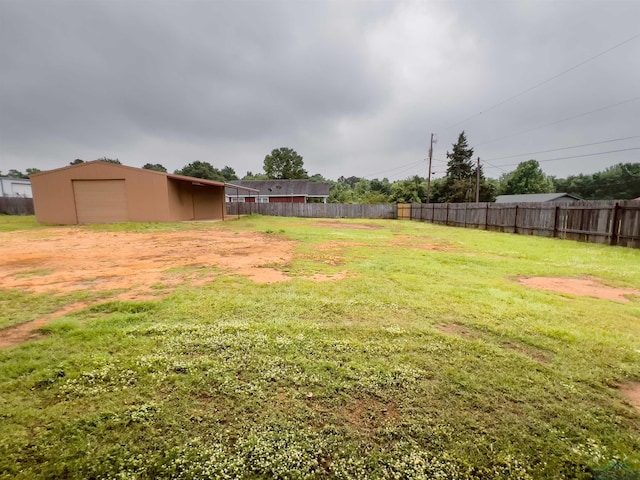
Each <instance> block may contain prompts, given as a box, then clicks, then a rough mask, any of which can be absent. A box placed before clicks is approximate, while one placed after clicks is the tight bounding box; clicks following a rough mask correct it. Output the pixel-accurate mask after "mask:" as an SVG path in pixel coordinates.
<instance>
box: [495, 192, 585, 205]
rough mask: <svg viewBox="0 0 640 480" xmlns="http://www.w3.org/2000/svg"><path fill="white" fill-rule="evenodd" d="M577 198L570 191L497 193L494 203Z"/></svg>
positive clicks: (577, 198) (572, 199) (571, 199)
mask: <svg viewBox="0 0 640 480" xmlns="http://www.w3.org/2000/svg"><path fill="white" fill-rule="evenodd" d="M578 200H582V199H581V198H580V197H577V196H575V195H571V194H570V193H528V194H523V195H498V197H497V198H496V203H532V202H557V201H569V202H573V201H578Z"/></svg>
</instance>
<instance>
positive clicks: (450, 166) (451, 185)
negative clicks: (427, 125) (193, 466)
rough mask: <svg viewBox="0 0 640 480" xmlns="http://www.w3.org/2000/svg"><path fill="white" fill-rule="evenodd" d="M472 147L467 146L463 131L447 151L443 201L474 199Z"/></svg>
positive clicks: (453, 201)
mask: <svg viewBox="0 0 640 480" xmlns="http://www.w3.org/2000/svg"><path fill="white" fill-rule="evenodd" d="M471 157H473V148H469V144H468V143H467V137H466V136H465V134H464V131H463V132H462V133H460V135H459V136H458V141H457V142H456V143H454V144H453V148H452V151H451V153H449V152H447V158H448V159H449V161H448V162H447V175H446V176H445V185H444V188H443V191H442V199H443V200H444V201H445V202H452V203H457V202H469V201H472V200H473V199H475V180H476V178H475V175H476V170H475V168H474V165H473V161H472V160H471Z"/></svg>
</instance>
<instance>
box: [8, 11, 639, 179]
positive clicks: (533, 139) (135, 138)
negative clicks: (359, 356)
mask: <svg viewBox="0 0 640 480" xmlns="http://www.w3.org/2000/svg"><path fill="white" fill-rule="evenodd" d="M637 18H640V3H639V2H636V1H634V0H629V1H604V0H602V1H590V0H585V1H581V2H573V1H558V2H537V1H486V2H485V1H481V2H480V1H450V2H390V1H389V2H386V1H381V2H302V1H300V2H298V1H293V0H291V1H282V2H258V1H256V2H247V1H240V2H237V1H220V2H204V1H185V2H182V1H177V0H174V1H162V0H161V1H154V2H146V1H142V0H138V1H130V2H125V1H106V0H103V1H101V0H98V1H93V2H83V1H79V0H78V1H58V2H50V1H39V0H24V1H20V2H19V1H14V0H0V66H1V70H0V72H1V73H0V79H1V82H0V170H4V171H6V170H8V169H10V168H18V169H24V168H26V167H30V166H34V167H38V168H42V169H46V168H55V167H59V166H63V165H65V164H67V163H68V162H69V161H70V160H72V159H74V158H85V159H91V158H97V157H100V156H103V155H107V156H113V157H118V158H120V160H121V161H123V163H126V164H130V165H134V166H140V165H142V164H144V163H146V162H148V161H153V162H154V163H156V162H160V163H163V164H164V165H166V166H167V167H168V168H170V169H175V168H179V167H181V166H182V165H184V164H185V163H188V162H191V161H193V160H207V161H210V162H212V163H214V164H215V165H217V166H223V165H230V166H232V167H234V168H235V169H236V170H237V171H238V173H239V174H243V173H244V172H245V171H246V170H253V171H258V170H260V169H261V167H262V159H263V158H264V155H265V154H266V153H268V152H269V151H270V150H271V149H272V148H276V147H280V146H285V145H286V146H290V147H293V148H295V149H296V150H297V151H298V152H299V153H301V154H302V155H303V156H304V158H305V163H306V166H307V169H308V170H309V171H311V172H320V173H322V174H324V175H325V176H328V177H330V178H336V177H337V176H339V175H347V176H348V175H366V174H369V173H374V172H384V173H383V175H384V174H387V175H388V176H390V177H391V178H398V177H404V176H406V175H409V174H414V173H421V174H424V169H425V165H424V162H422V163H420V161H421V160H424V158H425V156H426V152H427V149H428V139H429V133H430V132H432V131H433V132H436V133H437V134H438V138H439V144H438V146H437V149H436V157H437V160H438V161H439V163H438V161H437V162H436V165H439V167H437V168H435V169H436V170H437V171H439V173H442V172H443V171H444V167H443V163H442V161H443V159H444V154H445V152H446V149H447V148H450V145H451V143H453V142H454V141H455V138H456V136H457V134H458V133H459V132H460V131H461V130H462V129H465V130H466V131H467V133H468V136H469V139H470V142H471V144H472V146H473V145H478V146H477V147H476V153H477V154H478V155H480V156H481V157H483V158H487V159H490V158H499V157H504V156H509V155H516V154H520V153H524V152H529V151H537V150H544V149H551V148H559V147H564V146H570V145H578V144H583V143H590V142H593V141H599V140H607V139H613V138H620V137H625V136H633V135H640V128H639V125H640V101H633V102H629V103H627V104H624V105H620V106H618V107H614V108H609V109H604V110H602V111H600V112H598V113H596V114H591V115H584V116H582V117H579V118H576V119H574V120H571V121H567V122H564V123H558V124H556V125H553V126H551V127H542V128H539V129H535V130H534V128H535V127H538V126H543V125H545V124H546V123H550V122H554V121H556V120H560V119H563V118H567V117H570V116H577V115H579V114H581V113H584V112H589V111H591V110H595V109H598V108H601V107H606V106H608V105H611V104H614V103H616V102H621V101H623V100H627V99H631V98H634V97H638V96H640V89H639V88H638V85H640V63H639V62H638V58H640V39H636V40H634V41H631V42H628V43H627V44H625V45H623V46H621V47H619V48H617V49H615V50H613V51H611V52H609V53H607V54H605V55H602V56H601V57H599V58H597V59H595V60H594V61H592V62H588V63H586V64H585V65H583V66H581V67H579V68H577V69H576V70H575V71H572V72H570V73H568V74H566V75H563V76H560V77H558V78H557V79H555V80H553V81H551V82H549V83H547V84H545V85H543V86H541V87H540V88H536V89H534V90H532V91H531V92H529V93H527V94H525V95H522V96H521V97H518V98H516V99H514V100H512V101H510V102H507V103H505V104H504V105H502V106H500V107H497V108H494V109H491V107H492V106H495V105H496V104H497V103H499V102H501V101H503V100H505V99H506V98H509V97H510V96H512V95H516V94H518V93H519V92H522V91H523V90H524V89H526V88H528V87H530V86H532V85H536V84H537V83H539V82H542V81H544V80H545V79H547V78H550V77H551V76H553V75H555V74H557V73H559V72H562V71H563V70H565V69H567V68H569V67H571V66H573V65H575V64H577V63H579V62H581V61H583V60H586V59H588V58H590V57H592V56H594V55H596V54H598V53H599V52H602V51H604V50H606V49H607V48H610V47H612V46H613V45H615V44H616V43H619V42H621V41H623V40H625V39H627V38H630V37H632V36H633V35H635V34H638V33H640V28H638V25H637ZM486 109H489V110H487V111H485V112H484V113H482V115H476V114H478V113H479V112H481V111H483V110H486ZM465 119H468V120H466V121H463V120H465ZM448 127H450V128H448ZM525 130H531V131H530V132H529V133H524V134H521V135H513V136H510V135H511V134H514V133H517V132H521V131H525ZM505 136H506V137H508V138H504V139H502V140H496V139H500V138H503V137H505ZM639 140H640V139H635V140H630V141H626V142H620V143H614V144H609V145H605V147H604V148H598V147H591V148H589V149H586V150H585V149H583V150H576V151H575V152H574V151H569V152H568V153H569V154H571V153H574V154H580V153H583V152H587V153H591V152H595V151H604V150H614V149H621V148H629V147H634V146H640V141H639ZM634 142H635V143H634ZM565 153H567V152H565ZM639 153H640V150H637V151H630V152H628V153H626V154H611V155H608V156H602V157H584V158H582V159H576V160H574V161H570V160H567V161H551V162H547V163H544V164H543V165H544V168H545V170H546V171H548V173H552V174H558V175H567V174H570V173H579V172H590V171H595V170H598V169H600V168H604V167H606V166H608V165H612V164H614V163H617V162H620V161H639V160H638V158H639ZM563 156H564V155H563ZM536 158H539V159H541V160H542V159H543V158H552V157H551V156H549V155H547V156H546V157H543V156H539V157H536ZM522 160H524V159H522V158H514V159H510V160H509V159H505V160H500V161H498V160H496V161H495V162H492V163H493V164H494V165H498V166H502V165H504V166H502V167H501V168H497V167H492V166H490V165H487V167H486V168H487V173H488V174H490V175H492V176H495V177H497V176H498V175H500V174H501V173H503V172H504V171H505V170H511V169H513V168H514V167H512V166H509V164H511V163H517V162H518V161H522ZM405 166H406V167H405ZM381 176H382V175H381Z"/></svg>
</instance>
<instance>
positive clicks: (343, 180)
mask: <svg viewBox="0 0 640 480" xmlns="http://www.w3.org/2000/svg"><path fill="white" fill-rule="evenodd" d="M360 180H362V179H361V178H360V177H348V178H346V177H343V176H341V177H340V178H338V183H342V184H345V185H348V186H349V188H353V187H355V186H356V183H358V182H359V181H360Z"/></svg>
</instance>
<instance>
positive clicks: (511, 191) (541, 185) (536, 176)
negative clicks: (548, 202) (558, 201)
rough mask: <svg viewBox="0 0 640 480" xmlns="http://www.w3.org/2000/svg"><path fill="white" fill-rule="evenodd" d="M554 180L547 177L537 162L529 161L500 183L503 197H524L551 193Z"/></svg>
mask: <svg viewBox="0 0 640 480" xmlns="http://www.w3.org/2000/svg"><path fill="white" fill-rule="evenodd" d="M553 191H554V186H553V180H552V179H551V178H549V177H547V176H546V175H545V174H544V172H543V171H542V169H541V168H540V164H539V163H538V162H537V160H527V161H526V162H522V163H520V164H519V165H518V167H517V168H516V169H515V170H514V171H513V172H511V173H507V174H506V175H504V176H503V178H502V179H501V181H500V193H501V194H502V195H523V194H526V193H551V192H553Z"/></svg>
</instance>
